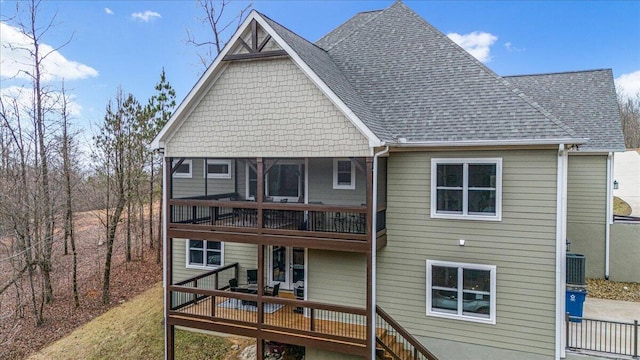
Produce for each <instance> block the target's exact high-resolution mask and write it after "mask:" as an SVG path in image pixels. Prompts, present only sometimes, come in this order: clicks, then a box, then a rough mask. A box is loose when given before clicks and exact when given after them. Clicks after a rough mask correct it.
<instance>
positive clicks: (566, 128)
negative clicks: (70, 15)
mask: <svg viewBox="0 0 640 360" xmlns="http://www.w3.org/2000/svg"><path fill="white" fill-rule="evenodd" d="M396 5H398V6H402V7H404V8H405V9H406V10H408V11H409V13H410V14H411V15H412V16H413V17H416V18H418V19H419V20H420V21H422V22H423V23H424V24H425V25H426V26H428V27H429V28H430V29H432V30H433V31H435V34H436V35H437V36H440V37H442V38H444V39H445V40H446V41H449V42H451V43H452V44H453V45H454V48H456V49H457V51H459V52H460V53H462V54H463V56H466V57H467V58H468V59H469V60H471V61H472V62H473V63H474V64H476V66H478V67H479V68H480V69H481V70H483V71H485V72H486V73H487V74H489V75H490V76H493V77H494V79H495V80H496V81H498V82H499V83H502V84H503V85H504V86H505V87H506V88H507V89H508V90H511V91H512V92H513V93H514V94H515V95H517V96H518V97H520V98H521V99H522V100H524V101H525V102H526V103H527V104H529V106H531V107H533V108H534V109H536V110H538V111H539V112H540V113H541V114H542V115H543V116H545V117H546V118H548V119H549V120H551V122H553V123H554V124H556V125H558V126H559V127H560V128H561V129H563V130H564V131H566V132H567V134H568V135H570V136H579V135H578V133H577V132H576V131H575V130H573V129H572V128H571V127H570V126H568V125H567V124H565V123H564V122H563V121H561V120H560V119H558V118H557V117H556V116H555V115H553V113H551V112H550V111H548V110H547V109H545V108H543V107H542V106H540V104H538V103H537V102H536V101H534V100H533V99H532V98H530V97H529V96H527V95H526V94H525V93H524V92H522V91H521V90H519V89H518V88H514V87H513V85H512V84H511V83H509V82H508V81H507V80H506V79H504V78H503V77H502V76H500V75H498V74H497V73H496V72H495V71H493V70H491V69H490V68H489V67H488V66H486V65H484V64H483V63H482V62H480V61H479V60H478V59H476V58H475V57H473V55H471V54H470V53H469V52H468V51H466V50H465V49H463V48H462V46H460V45H458V44H456V43H455V41H453V40H451V39H450V38H449V37H448V36H447V35H445V34H444V33H443V32H442V31H440V30H438V29H437V28H435V27H434V26H433V25H431V24H430V23H429V22H428V21H427V20H425V19H424V18H423V17H422V16H420V15H418V14H417V13H416V12H415V11H413V10H411V9H410V8H409V7H408V6H406V5H405V4H404V3H402V2H396V3H394V4H393V5H392V6H396Z"/></svg>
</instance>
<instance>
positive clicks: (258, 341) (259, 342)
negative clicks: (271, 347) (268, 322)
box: [256, 338, 264, 360]
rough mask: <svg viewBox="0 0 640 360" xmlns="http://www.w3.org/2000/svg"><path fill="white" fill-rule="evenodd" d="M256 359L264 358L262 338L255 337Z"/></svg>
mask: <svg viewBox="0 0 640 360" xmlns="http://www.w3.org/2000/svg"><path fill="white" fill-rule="evenodd" d="M256 360H264V339H262V338H257V339H256Z"/></svg>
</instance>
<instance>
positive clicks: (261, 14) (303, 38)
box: [256, 10, 327, 53]
mask: <svg viewBox="0 0 640 360" xmlns="http://www.w3.org/2000/svg"><path fill="white" fill-rule="evenodd" d="M256 12H257V13H258V14H259V15H260V16H262V17H265V18H267V19H269V20H271V21H273V22H274V23H276V24H278V25H279V26H281V27H282V28H283V29H285V30H287V31H289V32H290V33H292V34H294V35H295V36H297V37H299V38H300V39H302V40H304V41H305V42H306V43H308V44H310V45H313V46H314V47H316V48H318V49H320V50H322V51H324V52H325V53H326V52H327V51H326V50H325V49H323V48H321V47H320V46H318V45H316V44H314V43H313V42H311V41H309V40H307V39H306V38H305V37H304V36H300V35H298V33H297V32H295V31H293V30H291V29H289V28H288V27H286V26H284V25H282V24H280V23H279V22H277V21H275V20H273V19H272V18H270V17H268V16H267V15H265V14H263V13H261V12H259V11H258V10H256Z"/></svg>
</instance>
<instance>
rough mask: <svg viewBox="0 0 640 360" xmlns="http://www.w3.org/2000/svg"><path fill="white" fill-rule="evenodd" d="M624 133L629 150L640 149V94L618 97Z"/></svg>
mask: <svg viewBox="0 0 640 360" xmlns="http://www.w3.org/2000/svg"><path fill="white" fill-rule="evenodd" d="M618 106H619V107H620V116H621V118H622V132H623V133H624V142H625V145H626V146H627V148H628V149H638V148H640V92H639V93H637V94H636V95H635V96H634V97H630V98H625V97H622V96H618Z"/></svg>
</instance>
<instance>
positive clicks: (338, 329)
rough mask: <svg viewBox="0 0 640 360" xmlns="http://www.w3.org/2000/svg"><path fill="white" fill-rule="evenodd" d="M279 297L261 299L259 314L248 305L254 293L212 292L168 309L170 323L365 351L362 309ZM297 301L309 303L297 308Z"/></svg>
mask: <svg viewBox="0 0 640 360" xmlns="http://www.w3.org/2000/svg"><path fill="white" fill-rule="evenodd" d="M204 291H206V290H204ZM225 295H226V296H225ZM283 295H284V296H280V297H277V298H273V297H262V301H263V303H262V304H261V305H262V308H263V309H264V312H263V314H260V313H259V311H258V310H259V309H260V307H258V306H252V305H250V303H251V302H253V301H256V300H257V299H258V298H257V296H255V295H249V294H238V293H232V292H229V291H224V292H217V294H216V295H215V296H202V297H200V298H199V299H198V301H197V302H195V303H194V302H193V301H191V302H190V303H189V304H187V305H185V306H183V307H180V308H177V309H175V310H172V311H170V312H169V321H171V322H172V324H175V325H185V326H189V327H194V328H199V329H203V330H211V331H219V332H225V333H230V334H235V335H241V336H250V337H256V338H263V339H265V340H272V341H279V342H285V343H290V344H298V345H302V346H312V347H319V346H321V347H323V348H326V349H334V350H337V351H340V352H343V353H350V354H354V355H364V354H366V341H367V326H366V325H365V324H366V319H367V317H366V315H364V309H359V310H358V311H357V313H354V311H351V312H348V311H347V310H348V309H347V308H341V307H339V306H336V307H335V309H332V308H333V307H334V306H332V305H327V304H324V305H322V306H318V305H319V304H315V303H311V302H303V301H300V300H295V299H292V298H289V297H288V296H287V295H286V294H283ZM212 299H213V300H212ZM243 300H244V305H243ZM212 301H213V303H212ZM302 304H305V305H309V306H306V307H302V306H300V305H302ZM340 310H343V311H340Z"/></svg>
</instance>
